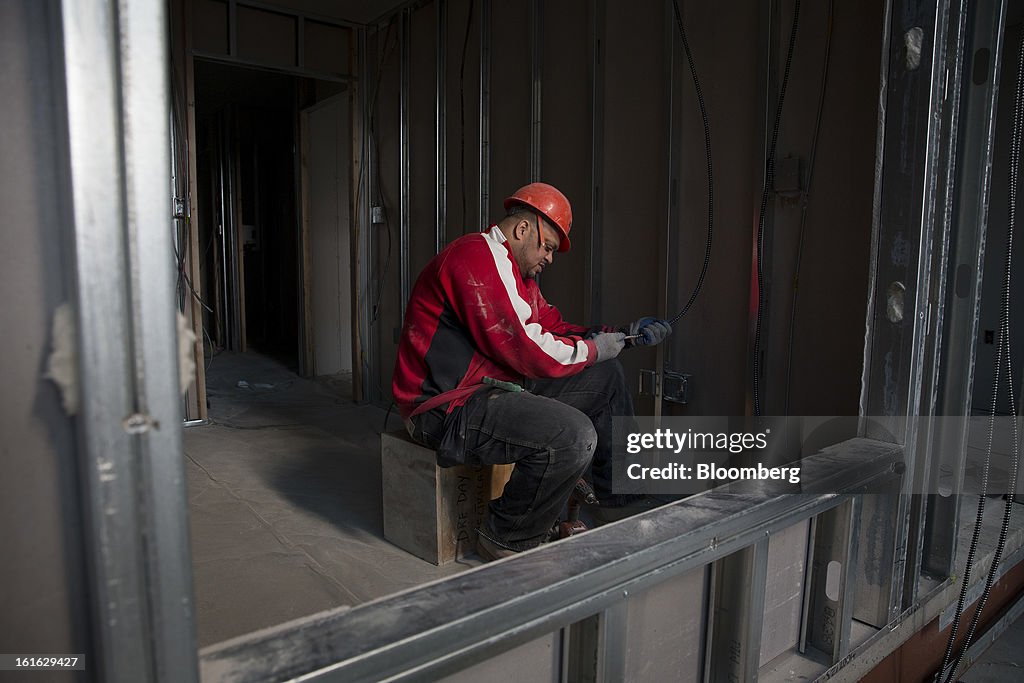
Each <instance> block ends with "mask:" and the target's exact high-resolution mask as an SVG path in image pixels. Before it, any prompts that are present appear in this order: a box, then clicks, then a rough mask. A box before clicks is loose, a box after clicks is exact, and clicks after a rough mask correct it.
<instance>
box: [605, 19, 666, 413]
mask: <svg viewBox="0 0 1024 683" xmlns="http://www.w3.org/2000/svg"><path fill="white" fill-rule="evenodd" d="M606 8H607V15H606V17H605V25H606V27H607V35H606V39H605V41H604V49H603V58H604V68H605V98H604V109H605V113H604V130H603V131H602V144H603V146H604V167H603V170H602V174H601V176H600V178H599V183H600V185H601V191H600V199H599V202H600V206H601V210H602V211H603V212H604V217H603V226H602V237H601V240H602V254H601V272H602V275H603V277H602V278H601V281H600V282H598V283H594V286H595V287H598V288H599V289H600V297H601V301H602V302H603V303H602V305H601V307H600V310H598V311H596V312H595V315H597V316H600V317H599V321H600V322H603V323H605V324H610V325H625V324H627V323H628V322H629V321H631V320H635V319H637V318H640V317H643V316H647V315H658V314H659V311H658V293H659V287H661V284H660V283H659V280H658V276H659V271H658V260H659V258H661V257H662V254H663V250H662V244H663V241H664V235H665V213H666V197H667V194H666V187H667V180H666V169H667V168H668V156H667V149H666V148H667V145H666V139H667V126H668V119H667V80H666V68H665V67H666V54H665V39H664V36H665V31H664V25H665V7H664V5H663V4H662V3H654V2H651V3H630V4H627V3H619V2H609V3H607V4H606ZM655 353H656V352H655V350H654V349H642V348H638V349H635V350H630V351H628V352H626V353H623V354H621V355H620V356H619V358H620V360H621V361H622V364H623V366H624V367H625V370H626V379H627V381H628V382H629V385H630V386H631V387H636V386H637V377H638V376H639V371H640V369H642V368H649V369H653V368H654V367H655V362H656V357H655ZM652 410H653V406H652V404H651V402H650V399H647V400H641V401H640V402H639V403H638V404H637V411H638V413H644V414H651V413H652Z"/></svg>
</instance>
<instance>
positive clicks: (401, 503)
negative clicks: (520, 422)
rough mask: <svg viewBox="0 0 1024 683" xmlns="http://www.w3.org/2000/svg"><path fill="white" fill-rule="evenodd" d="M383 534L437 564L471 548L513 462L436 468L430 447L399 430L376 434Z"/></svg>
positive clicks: (389, 539) (510, 474) (474, 546)
mask: <svg viewBox="0 0 1024 683" xmlns="http://www.w3.org/2000/svg"><path fill="white" fill-rule="evenodd" d="M380 458H381V483H382V489H383V490H382V494H383V502H384V538H386V539H387V540H388V541H390V542H391V543H394V544H395V545H397V546H398V547H399V548H402V549H403V550H406V551H408V552H410V553H412V554H413V555H416V556H417V557H421V558H423V559H424V560H427V561H428V562H433V563H434V564H437V565H442V564H447V563H448V562H451V561H452V560H454V559H456V558H458V557H461V556H462V555H464V554H467V553H472V552H475V550H476V529H477V527H478V526H479V525H480V520H481V519H482V518H483V515H484V511H485V510H486V508H487V503H488V502H490V501H491V500H492V499H494V498H497V497H498V496H500V495H501V491H502V489H503V488H504V487H505V482H507V481H508V479H509V477H510V476H512V467H513V466H512V465H494V466H487V465H485V466H480V467H474V466H469V465H460V466H458V467H438V466H437V461H436V458H435V455H434V451H433V450H431V449H429V448H426V447H425V446H422V445H420V444H418V443H416V442H414V441H413V440H412V439H410V438H409V435H408V434H406V433H405V432H404V431H398V432H389V433H386V434H382V435H381V438H380Z"/></svg>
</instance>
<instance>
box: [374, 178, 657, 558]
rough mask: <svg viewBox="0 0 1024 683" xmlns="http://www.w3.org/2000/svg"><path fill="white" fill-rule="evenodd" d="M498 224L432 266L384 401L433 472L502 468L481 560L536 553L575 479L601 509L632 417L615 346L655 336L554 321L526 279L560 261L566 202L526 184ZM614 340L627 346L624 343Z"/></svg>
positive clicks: (547, 188) (565, 239) (609, 497)
mask: <svg viewBox="0 0 1024 683" xmlns="http://www.w3.org/2000/svg"><path fill="white" fill-rule="evenodd" d="M505 210H506V211H507V215H506V216H505V217H504V218H503V219H502V220H501V221H500V222H498V223H497V224H496V225H492V226H491V228H490V229H489V230H487V231H486V232H482V233H477V234H472V235H466V236H463V237H460V238H459V239H457V240H455V241H454V242H452V243H451V244H450V245H448V247H446V248H445V249H444V250H443V251H441V253H439V254H438V255H437V256H435V257H434V258H433V259H432V260H431V261H430V263H428V264H427V266H426V268H424V269H423V272H422V273H421V274H420V276H419V278H418V279H417V281H416V285H415V286H414V287H413V291H412V295H411V297H410V299H409V305H408V307H407V309H406V314H405V324H404V327H403V329H402V337H401V341H400V342H399V346H398V359H397V361H396V364H395V372H394V378H393V383H392V391H393V395H394V398H395V403H396V404H397V406H398V410H399V412H400V414H401V416H402V418H403V419H404V420H405V423H406V427H407V429H408V430H409V433H410V435H411V436H412V438H413V439H415V440H416V441H418V442H420V443H422V444H424V445H425V446H427V447H429V448H433V449H435V450H436V451H437V461H438V464H439V465H441V466H442V467H445V466H452V465H458V464H464V463H466V464H488V465H492V464H505V463H515V468H514V469H513V472H512V477H511V479H510V480H509V482H508V484H506V486H505V489H504V492H503V493H502V495H501V497H500V498H498V499H496V500H494V501H492V502H491V504H490V507H489V511H488V515H487V516H486V518H485V520H484V522H483V523H482V524H481V527H480V529H479V534H478V541H477V551H478V552H479V554H480V555H481V557H483V558H484V559H485V560H490V559H495V558H498V557H505V556H508V555H511V554H514V553H516V552H521V551H524V550H529V549H530V548H533V547H535V546H537V545H539V544H540V543H542V542H544V541H546V540H547V539H548V537H549V532H550V530H551V528H552V526H553V525H554V524H555V522H556V521H557V517H558V515H559V512H560V511H561V509H562V507H563V506H564V505H565V503H566V501H567V500H568V498H569V495H570V493H571V492H572V489H573V487H574V486H575V483H576V481H577V480H578V479H579V478H580V477H581V476H582V475H583V474H584V473H585V472H586V471H587V470H588V467H589V466H590V465H591V461H593V467H592V468H591V472H590V474H589V475H588V478H589V479H590V480H591V482H592V484H593V486H594V489H595V492H596V493H597V496H598V498H599V500H600V501H601V504H602V505H603V506H605V507H615V506H621V505H622V504H623V503H625V502H626V501H625V500H624V499H623V497H621V496H620V497H616V496H614V495H613V494H612V486H611V484H612V482H611V448H612V417H613V416H623V415H627V416H632V415H633V402H632V397H631V396H630V394H629V391H628V390H627V388H626V384H625V378H624V375H623V371H622V366H621V365H620V364H619V362H618V361H614V360H613V359H614V358H615V357H616V356H618V354H619V352H620V351H622V349H623V348H625V347H626V346H628V345H629V346H631V345H634V344H644V345H653V344H657V343H660V342H661V341H662V340H663V339H665V337H667V336H668V335H669V333H670V332H671V327H670V326H669V325H668V323H667V322H665V321H661V320H656V319H654V318H642V319H640V320H638V321H637V322H635V323H633V324H632V325H630V326H629V327H628V328H626V330H625V331H623V330H619V329H616V328H611V327H603V326H602V327H592V328H587V327H582V326H579V325H573V324H571V323H568V322H566V321H564V320H562V316H561V315H560V314H559V312H558V310H557V309H556V308H555V307H554V306H551V305H549V304H548V302H547V301H545V300H544V297H543V296H542V295H541V293H540V288H539V287H538V285H537V282H536V279H535V278H536V277H537V275H539V274H540V273H541V272H543V271H544V269H545V268H547V267H548V266H550V265H551V263H552V261H553V258H554V255H555V252H558V253H563V252H567V251H569V246H570V245H569V231H570V229H571V228H572V209H571V207H570V205H569V200H568V199H566V197H565V195H563V194H562V193H561V192H559V191H558V190H557V189H556V188H554V187H552V186H551V185H547V184H545V183H531V184H530V185H526V186H525V187H522V188H520V189H518V190H516V192H515V194H513V195H512V196H511V197H509V198H508V199H506V200H505ZM627 332H628V333H630V334H632V335H636V337H635V338H634V339H629V340H627V338H626V337H627Z"/></svg>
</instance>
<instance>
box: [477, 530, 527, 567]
mask: <svg viewBox="0 0 1024 683" xmlns="http://www.w3.org/2000/svg"><path fill="white" fill-rule="evenodd" d="M476 554H477V555H479V556H480V559H482V560H483V561H484V562H492V561H494V560H500V559H502V558H505V557H512V556H513V555H518V554H519V553H518V552H517V551H515V550H510V549H509V548H506V547H505V546H502V545H498V543H497V542H495V541H492V540H491V539H489V538H487V537H486V536H484V534H483V533H482V532H481V531H480V530H479V529H477V532H476Z"/></svg>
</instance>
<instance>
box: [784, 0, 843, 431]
mask: <svg viewBox="0 0 1024 683" xmlns="http://www.w3.org/2000/svg"><path fill="white" fill-rule="evenodd" d="M834 19H835V0H828V16H827V18H826V19H825V58H824V61H823V62H822V67H821V88H820V89H819V90H818V113H817V115H816V116H815V119H814V135H813V136H812V137H811V154H810V157H809V158H808V161H807V186H806V187H805V188H804V191H803V193H802V196H801V198H800V229H799V230H798V231H797V238H796V245H797V249H796V265H795V266H794V267H793V301H792V305H791V306H790V309H789V310H790V314H789V343H788V344H787V347H788V351H787V359H786V402H785V404H784V406H785V407H784V410H783V414H784V415H789V392H790V378H791V377H792V375H793V345H794V344H793V340H794V338H795V335H796V309H797V303H798V302H797V293H798V290H799V287H800V264H801V263H802V262H803V257H804V235H805V233H806V231H807V203H808V201H809V200H810V196H811V185H812V182H813V180H814V160H815V158H816V156H817V153H818V136H819V134H820V133H821V119H822V113H823V112H824V110H825V92H826V91H827V90H828V74H829V65H830V64H831V61H832V22H833V20H834Z"/></svg>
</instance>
